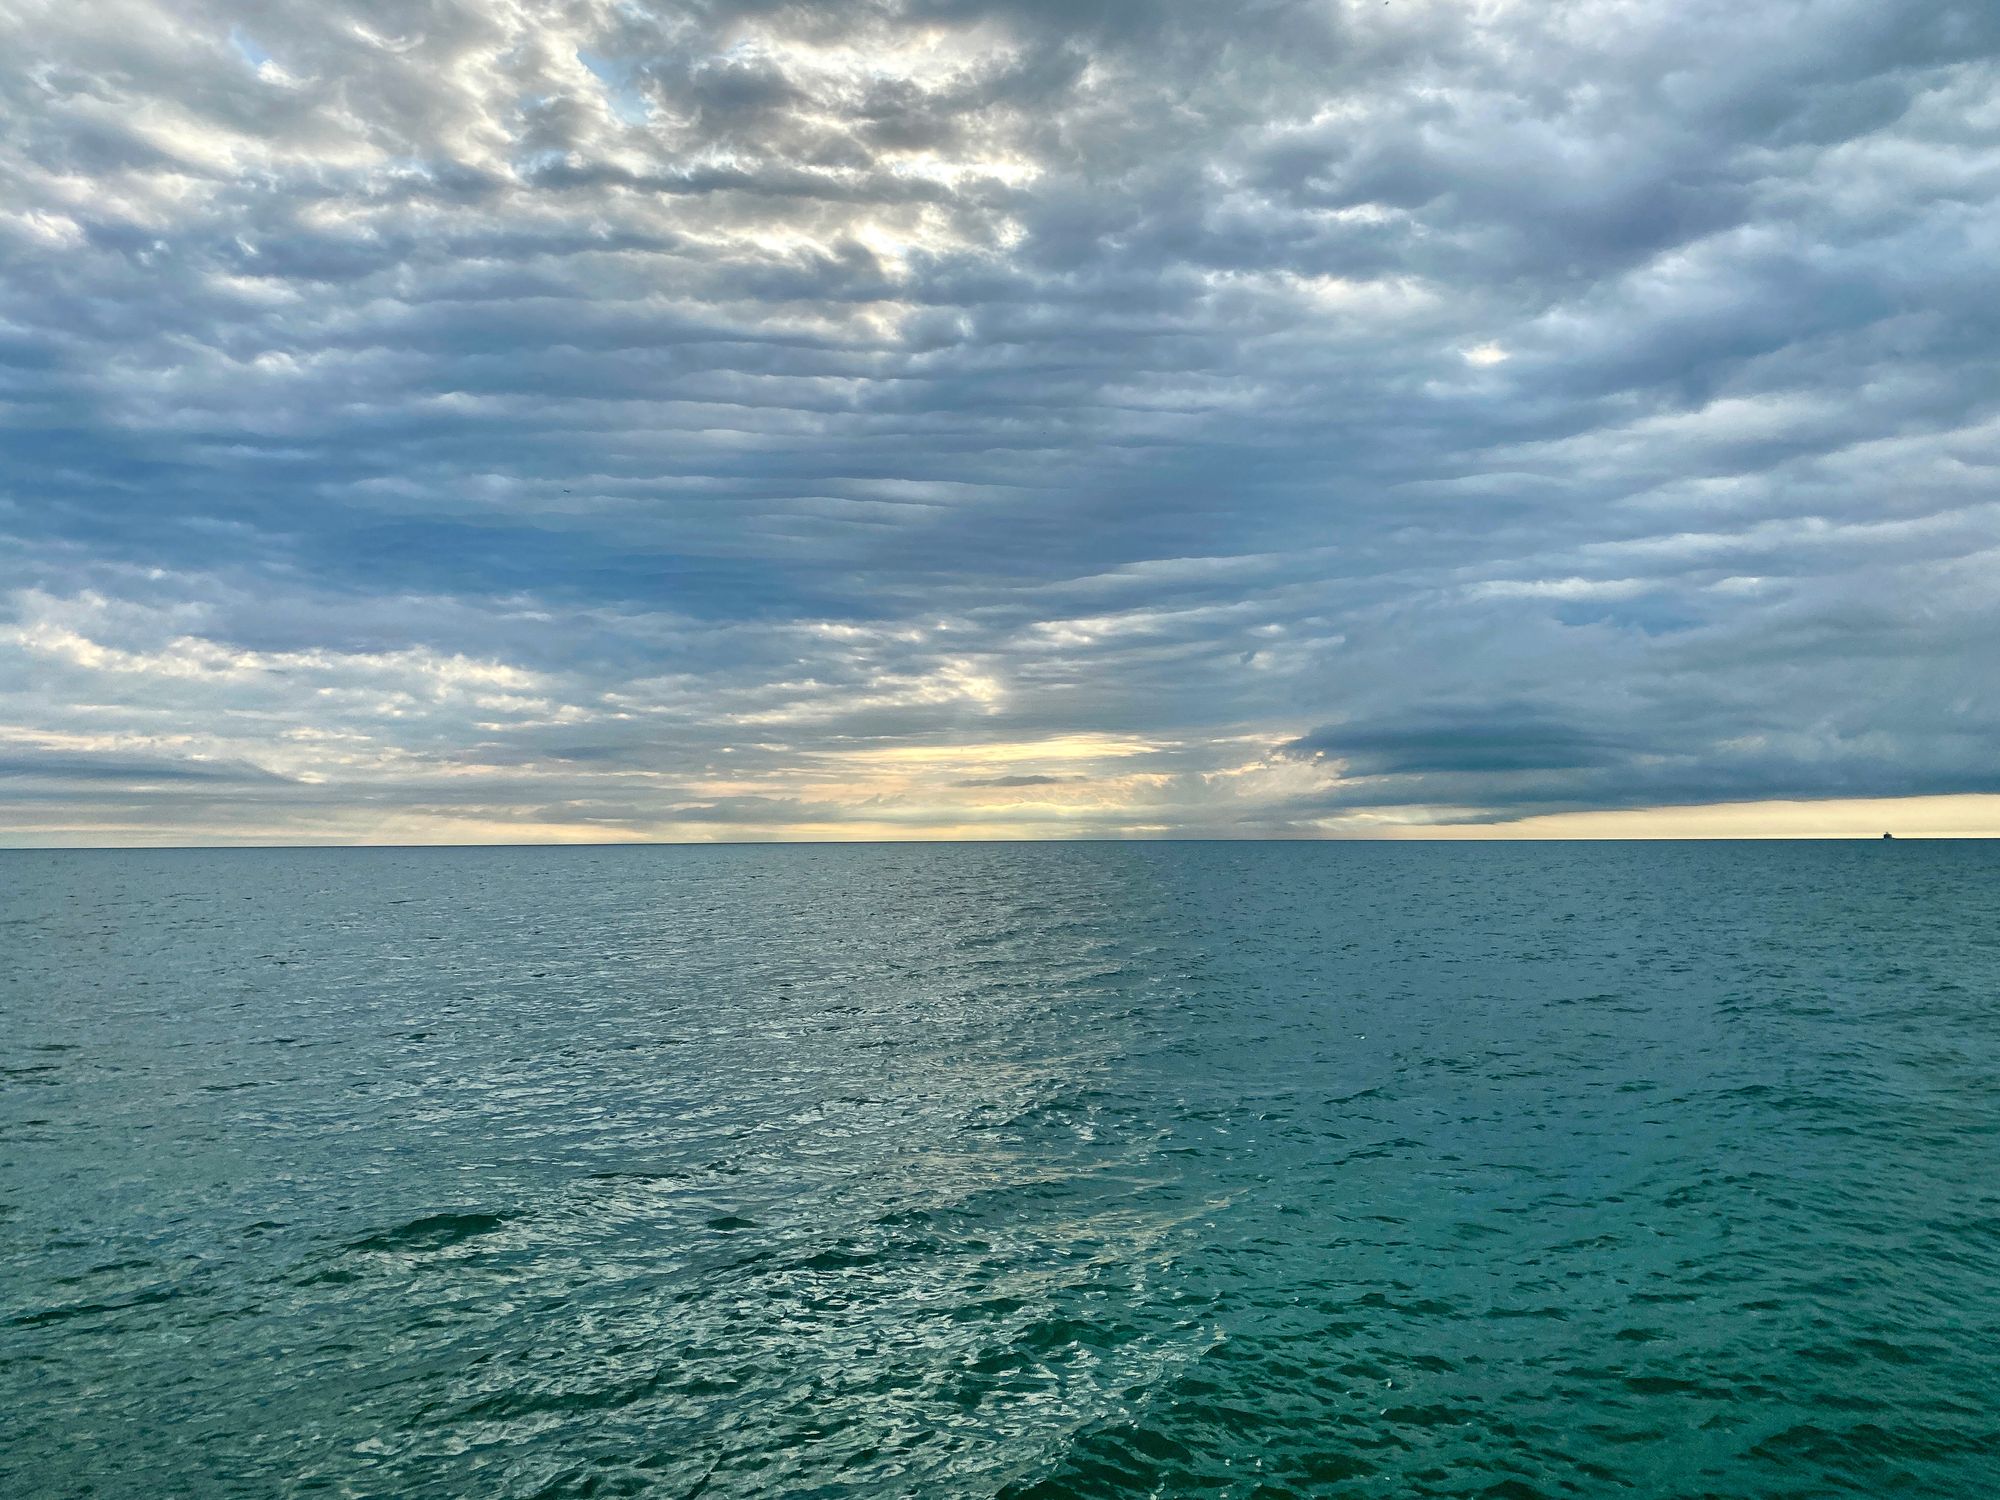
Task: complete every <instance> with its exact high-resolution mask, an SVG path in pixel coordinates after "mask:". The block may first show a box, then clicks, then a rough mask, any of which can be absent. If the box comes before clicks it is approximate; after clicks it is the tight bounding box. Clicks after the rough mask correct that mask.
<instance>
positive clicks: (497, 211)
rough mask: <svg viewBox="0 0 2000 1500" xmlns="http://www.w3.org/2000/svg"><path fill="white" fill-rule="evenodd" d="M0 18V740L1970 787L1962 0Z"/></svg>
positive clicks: (296, 766) (358, 810)
mask: <svg viewBox="0 0 2000 1500" xmlns="http://www.w3.org/2000/svg"><path fill="white" fill-rule="evenodd" d="M0 29H4V30H5V31H6V32H7V33H8V34H7V35H6V36H5V37H0V41H4V42H5V54H4V55H5V56H7V57H8V58H9V59H10V61H9V63H8V64H7V65H6V66H5V67H4V68H0V119H4V121H5V123H6V125H7V127H8V128H7V129H6V130H5V131H4V132H0V267H4V269H0V444H4V456H5V460H6V462H5V465H4V470H0V532H4V533H5V534H6V535H7V537H8V538H9V540H10V547H9V549H8V551H7V554H6V556H5V561H4V564H0V566H4V568H5V573H6V577H5V580H4V581H5V583H6V585H7V587H8V588H9V590H10V593H9V600H10V603H9V617H8V618H9V623H7V624H6V625H5V627H4V630H5V635H4V639H0V653H4V654H0V690H4V692H5V695H6V700H5V707H6V712H5V713H4V715H0V734H4V735H5V738H4V739H0V748H5V749H6V751H7V753H8V754H13V753H14V751H15V750H16V749H18V748H19V747H20V746H22V745H27V744H33V745H39V746H43V747H48V746H56V747H66V748H65V749H64V753H68V754H75V755H77V756H81V757H85V760H79V761H78V762H77V763H76V764H77V765H78V766H79V767H81V766H83V765H85V764H86V762H87V761H88V758H89V757H98V758H99V759H97V760H96V761H89V762H88V763H90V764H97V765H100V766H106V767H109V766H114V765H124V764H127V763H128V761H129V758H130V757H133V756H141V757H164V759H163V760H162V762H161V763H162V765H180V766H183V767H197V768H198V767H202V766H219V765H221V764H223V763H224V762H229V763H238V764H242V765H246V766H254V767H257V768H260V769H262V770H264V771H267V772H269V773H270V774H271V775H272V776H275V777H283V778H286V780H285V781H283V782H279V781H274V782H272V783H270V784H269V786H268V787H266V788H264V789H262V790H261V791H255V790H253V791H251V792H246V794H245V795H244V797H243V798H242V799H240V805H238V806H236V807H233V808H231V809H229V810H227V811H226V812H224V811H218V810H216V809H215V808H214V807H212V806H208V805H206V804H203V803H200V802H199V799H195V798H193V797H192V796H190V798H189V799H188V800H187V801H186V803H185V807H186V810H187V811H186V818H185V820H184V825H182V826H183V831H185V832H190V833H199V832H200V831H201V830H203V829H205V828H206V829H210V830H214V831H218V832H219V833H221V834H226V835H228V836H241V835H244V834H245V833H246V832H254V831H255V830H256V829H258V828H265V829H267V830H268V829H279V830H281V831H282V829H283V828H286V827H290V828H294V829H296V830H297V831H299V832H300V834H301V836H313V837H320V836H325V837H336V836H340V834H341V831H342V830H343V829H346V830H349V831H359V832H361V833H367V834H368V835H369V836H374V833H370V832H369V831H370V830H374V831H375V832H379V833H383V836H388V835H398V836H429V834H436V833H437V832H438V830H439V828H441V827H443V826H445V825H446V824H449V825H451V826H453V827H461V826H462V827H464V828H467V829H473V831H476V829H475V828H474V825H475V824H476V825H479V826H482V827H488V828H492V829H516V830H518V829H522V828H526V829H528V830H529V831H530V832H531V833H533V834H534V835H535V836H541V835H543V834H546V835H547V836H584V835H586V834H588V835H592V836H596V835H602V834H606V833H607V832H608V833H610V834H627V835H644V834H659V833H663V832H664V833H668V834H671V833H672V832H673V830H674V829H675V828H676V827H678V826H681V825H686V826H687V827H688V829H689V830H690V831H691V833H692V834H693V835H695V836H713V835H714V834H716V833H717V832H727V831H729V830H731V829H736V830H739V831H741V832H743V833H745V834H746V835H751V836H766V835H769V834H774V833H782V832H785V831H787V830H789V829H796V828H800V827H807V826H810V827H811V828H813V829H815V830H819V831H825V830H827V829H829V828H835V827H837V826H839V825H842V824H843V823H845V824H851V825H852V826H853V827H854V828H855V829H857V830H861V831H866V830H868V829H871V828H879V829H894V828H900V827H909V828H919V829H921V828H947V827H949V828H955V829H986V828H990V829H995V830H1014V831H1031V832H1043V833H1060V832H1083V831H1096V832H1117V831H1121V830H1131V831H1146V832H1159V831H1167V830H1183V831H1191V832H1230V831H1250V832H1296V831H1315V830H1337V829H1339V828H1342V827H1346V826H1349V820H1351V818H1352V817H1353V816H1354V813H1355V810H1356V809H1385V810H1387V811H1386V812H1384V813H1382V814H1381V815H1380V816H1382V817H1386V818H1388V819H1390V820H1391V821H1393V820H1394V819H1396V818H1404V817H1407V818H1409V819H1414V820H1419V821H1421V820H1423V819H1425V818H1428V817H1431V816H1433V815H1434V814H1435V810H1437V809H1451V810H1452V811H1453V815H1454V816H1458V817H1460V818H1462V819H1504V818H1506V817H1508V816H1512V815H1515V814H1518V813H1523V812H1532V811H1543V810H1549V809H1569V808H1593V807H1599V808H1613V807H1629V806H1646V805H1661V804H1678V803H1689V802H1702V801H1713V800H1721V799H1731V798H1764V797H1789V796H1798V797H1833V796H1876V795H1898V794H1905V793H1913V792H1926V793H1930V792H1953V791H1981V790H1990V789H1992V777H1991V772H1990V766H1991V765H1992V763H1993V756H1992V753H1991V750H1992V745H1993V743H1994V738H1993V736H1994V731H1995V729H1996V727H2000V723H1997V722H1996V721H2000V708H1996V705H1995V701H1994V697H1993V690H1992V687H1991V674H1990V672H1988V671H1987V670H1986V668H1985V660H1984V659H1985V656H1986V655H1987V654H1989V653H1990V648H1991V643H1992V641H1993V640H1995V639H2000V592H1996V589H1995V587H1994V582H1993V580H1994V579H1995V578H1996V577H2000V502H1996V501H1995V500H1994V498H1993V488H1992V481H1993V476H1994V473H1995V466H1996V461H2000V412H1996V404H2000V403H1997V400H1996V398H2000V377H1996V374H1995V366H1994V364H1993V361H1992V358H1991V355H1992V350H1993V349H1994V348H1995V347H2000V297H1995V296H1994V295H1993V274H1992V267H1993V266H1994V265H1995V264H1996V263H2000V213H1996V209H1995V202H1996V195H2000V169H1996V167H1995V162H1996V161H2000V150H1996V147H2000V121H1996V118H1995V116H1994V114H1993V111H1992V109H1991V99H1992V97H1993V94H1994V87H1995V84H1996V82H2000V68H1996V63H1995V58H1996V54H2000V12H1996V11H1995V10H1994V8H1993V7H1991V6H1989V5H1984V4H1975V3H1970V0H1962V3H1951V0H1889V3H1884V0H1865V3H1864V0H1831V3H1826V0H1821V3H1810V4H1808V3H1804V0H1798V3H1789V0H1774V3H1771V4H1767V5H1762V6H1741V5H1726V4H1722V3H1700V4H1696V5H1693V6H1688V5H1673V6H1668V5H1664V4H1650V3H1622V0H1590V3H1584V4H1577V5H1565V6H1553V7H1552V6H1534V5H1526V4H1508V3H1502V0H1478V3H1474V0H1465V3H1458V0H1429V3H1403V0H1398V3H1397V4H1395V5H1393V6H1381V5H1377V4H1373V3H1362V4H1338V3H1314V4H1305V3H1296V4H1295V3H1273V4H1264V5H1257V6H1252V7H1248V8H1245V7H1235V8H1217V7H1213V6H1208V5H1196V4H1192V3H1187V4H1172V3H1170V4H1136V3H1135V4H1120V3H1111V0H1103V3H1092V4H1084V5H1076V4H1062V5H1057V4H1034V3H1027V0H1020V3H1001V4H981V5H971V4H956V3H945V0H879V3H871V4H865V5H853V6H836V7H799V6H792V5H777V4H758V3H731V4H706V5H692V6H673V7H665V6H648V5H644V4H610V3H597V0H546V3H536V4H531V5H526V6H518V7H501V6H495V5H486V4H479V3H471V0H464V3H453V0H435V3H429V4H425V5H423V6H420V7H410V6H407V5H400V4H397V5H390V4H387V3H380V4H377V3H367V0H340V3H335V4H313V5H306V4H303V3H293V0H281V3H277V4H274V5H270V6H266V7H263V8H261V9H260V10H259V11H258V12H257V13H256V14H255V15H254V16H253V15H248V14H246V13H243V12H241V11H240V10H237V9H232V8H229V7H222V6H210V5H206V4H190V5H178V6H171V7H169V6H162V5H152V4H146V3H134V4H131V5H126V6H121V7H115V8H113V9H110V10H107V9H105V8H104V7H100V6H91V7H78V6H69V5H55V4H38V5H28V6H17V7H16V8H15V9H14V10H13V12H12V13H11V15H10V17H9V18H6V19H0ZM21 753H22V754H24V755H26V754H29V753H30V752H29V751H27V750H22V751H21ZM33 753H41V752H40V751H36V752H33ZM120 757H125V758H127V759H126V760H120ZM136 769H137V768H136V767H135V770H136ZM92 774H93V773H90V772H88V771H86V770H81V769H80V770H78V771H77V772H76V774H75V776H73V777H72V778H71V779H70V781H69V782H67V783H63V784H68V785H81V784H82V783H83V782H84V781H88V780H90V779H91V776H92ZM205 777H206V773H205V772H201V771H199V770H196V771H186V772H185V773H184V775H183V777H182V780H183V781H184V782H185V784H187V785H189V786H192V785H193V784H194V783H195V782H196V781H201V780H204V779H205ZM100 779H102V780H104V781H105V783H106V784H107V785H108V784H110V783H111V782H112V781H115V780H116V777H111V776H109V775H108V774H107V776H106V777H103V778H100ZM172 779H173V777H172V776H171V774H170V773H169V772H167V771H164V770H163V771H161V772H160V774H159V775H158V776H155V777H154V778H153V781H154V782H157V783H158V784H159V785H160V786H165V785H166V784H167V782H168V781H170V780H172ZM292 783H296V785H294V784H292ZM9 784H10V786H15V787H19V786H23V785H25V784H26V782H25V780H24V779H23V778H22V777H21V776H19V775H16V776H12V777H10V778H9ZM35 784H36V785H37V786H38V787H45V786H50V785H55V784H56V783H52V782H49V781H47V780H46V778H42V779H38V780H36V782H35ZM37 796H38V798H39V796H40V794H39V793H38V794H37ZM165 798H166V794H165V793H164V792H162V791H160V790H158V789H157V788H155V789H154V790H152V791H149V792H148V793H147V798H146V801H145V809H144V810H142V811H139V812H134V811H133V810H132V808H131V807H129V806H126V805H124V804H118V803H115V802H102V801H100V802H92V801H90V800H89V799H87V798H82V797H79V798H78V800H77V801H76V802H75V804H74V806H73V807H72V808H71V809H70V812H71V813H73V815H74V816H73V817H72V818H71V819H70V821H69V822H67V823H65V822H63V821H62V819H61V818H60V817H58V816H57V815H56V814H53V813H51V814H47V815H46V816H44V815H41V814H38V815H37V817H36V818H32V819H27V820H26V821H24V822H23V824H22V826H23V827H24V828H27V829H28V831H29V833H30V834H32V835H33V836H38V837H39V836H43V833H46V831H47V830H49V829H58V831H60V830H62V829H67V830H70V831H71V832H74V831H75V830H76V829H79V828H82V829H87V830H88V829H95V830H99V831H105V830H116V829H118V828H130V827H134V826H141V825H143V826H145V827H149V828H157V827H162V826H164V825H163V824H161V823H160V821H159V820H160V818H161V816H162V814H161V813H160V812H159V810H158V805H159V804H160V803H161V802H162V799H165ZM166 800H169V801H170V800H171V799H166ZM1370 816H1376V815H1375V814H1372V813H1371V814H1370ZM259 819H263V820H264V822H262V823H259V822H258V820H259ZM343 820H346V821H343ZM399 820H400V821H399ZM424 820H430V822H429V823H428V824H427V823H425V821H424ZM440 820H441V821H440ZM426 829H428V830H429V834H426ZM36 830H42V832H36ZM48 836H55V835H54V834H48ZM64 836H68V835H67V834H65V835H64Z"/></svg>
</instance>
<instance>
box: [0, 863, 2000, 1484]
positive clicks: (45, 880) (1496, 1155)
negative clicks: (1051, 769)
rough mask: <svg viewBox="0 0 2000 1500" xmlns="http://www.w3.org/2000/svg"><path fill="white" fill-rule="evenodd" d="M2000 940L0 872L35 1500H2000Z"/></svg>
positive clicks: (349, 874)
mask: <svg viewBox="0 0 2000 1500" xmlns="http://www.w3.org/2000/svg"><path fill="white" fill-rule="evenodd" d="M1997 893H2000V847H1995V846H1990V845H1977V844H1928V843H1911V842H1901V843H1896V844H1892V845H1883V844H1770V845H1715V844H1711V845H1482V846H1463V845H1460V846H1450V845H1421V846H1412V845H1381V844H1317V845H1301V844H1282V845H1176V844H1161V845H1122V846H1121V845H1095V846H984V847H982V846H903V847H868V848H832V847H817V848H810V847H809V848H714V849H604V850H538V851H530V850H434V851H388V850H380V851H376V850H346V851H334V850H326V851H238V852H213V853H205V852H158V853H111V852H103V853H31V852H15V853H9V854H0V924H4V925H0V1068H4V1072H0V1329H4V1337H0V1412H4V1414H5V1422H4V1428H0V1494H4V1495H6V1496H9V1497H42V1496H69V1495H79V1496H80V1495H120V1496H123V1495H131V1494H145V1495H147V1496H149V1497H154V1496H161V1497H164V1496H204V1497H205V1496H238V1495H240V1496H290V1495H307V1494H329V1495H354V1496H358V1495H372V1496H440V1497H443V1496H468V1497H474V1496H476V1497H491V1496H507V1497H514V1496H519V1497H527V1496H547V1497H556V1496H583V1495H626V1494H643V1495H659V1496H693V1495H697V1494H700V1495H705V1496H711V1497H722V1496H752V1495H776V1494H811V1495H825V1496H840V1495H855V1496H864V1495H865V1496H876V1495H881V1496H892V1495H925V1496H959V1495H964V1496H974V1495H976V1496H1004V1497H1009V1500H1030V1497H1033V1500H1051V1497H1058V1496H1093V1497H1095V1496H1121V1495H1131V1496H1137V1495H1152V1494H1158V1495H1176V1496H1178V1495H1210V1496H1243V1497H1248V1496H1278V1495H1286V1494H1301V1493H1319V1494H1332V1495H1343V1496H1348V1495H1351V1496H1357V1497H1361V1496H1367V1497H1375V1496H1380V1497H1389V1496H1397V1497H1401V1496H1442V1495H1453V1496H1473V1495H1480V1496H1493V1497H1534V1496H1563V1495H1580V1496H1601V1495H1612V1494H1624V1495H1635V1496H1662V1497H1664V1496H1759V1497H1763V1496H1771V1497H1776V1496H1801V1497H1803V1496H1821V1495H1837V1494H1865V1495H1871V1496H1879V1495H1885V1494H1892V1493H1893V1494H1896V1495H1899V1496H1902V1495H1913V1496H1951V1497H1964V1496H1972V1495H1981V1494H1991V1493H1996V1492H2000V921H1996V918H1997V917H2000V902H1996V894H1997Z"/></svg>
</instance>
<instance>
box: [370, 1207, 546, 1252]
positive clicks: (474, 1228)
mask: <svg viewBox="0 0 2000 1500" xmlns="http://www.w3.org/2000/svg"><path fill="white" fill-rule="evenodd" d="M506 1222H507V1218H506V1215H504V1214H477V1213H472V1214H456V1213H447V1214H426V1215H425V1216H424V1217H423V1218H421V1219H412V1220H410V1222H409V1223H407V1224H399V1225H397V1226H396V1227H395V1228H394V1229H385V1230H383V1231H382V1232H381V1233H379V1234H371V1235H369V1236H367V1237H366V1238H365V1239H358V1240H351V1241H349V1242H348V1245H347V1248H348V1249H349V1250H376V1251H384V1252H396V1251H410V1250H444V1249H448V1248H450V1247H451V1246H453V1245H456V1244H459V1243H461V1242H463V1241H465V1240H469V1239H471V1238H473V1237H474V1236H475V1235H481V1234H491V1233H492V1232H493V1231H494V1230H496V1229H498V1228H500V1227H501V1226H502V1225H504V1224H505V1223H506Z"/></svg>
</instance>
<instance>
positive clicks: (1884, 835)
mask: <svg viewBox="0 0 2000 1500" xmlns="http://www.w3.org/2000/svg"><path fill="white" fill-rule="evenodd" d="M1895 836H1896V835H1895V834H1893V833H1885V834H1883V835H1882V837H1883V838H1885V839H1892V838H1894V837H1895Z"/></svg>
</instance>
